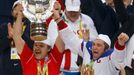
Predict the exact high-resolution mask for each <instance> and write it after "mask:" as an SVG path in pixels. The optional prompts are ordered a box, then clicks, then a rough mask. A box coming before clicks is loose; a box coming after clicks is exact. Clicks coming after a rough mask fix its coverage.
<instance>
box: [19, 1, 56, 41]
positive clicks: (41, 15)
mask: <svg viewBox="0 0 134 75" xmlns="http://www.w3.org/2000/svg"><path fill="white" fill-rule="evenodd" d="M55 2H56V0H21V4H22V6H23V8H24V11H23V13H24V16H25V17H26V18H28V19H29V20H30V21H31V25H30V37H31V39H32V40H34V41H41V40H45V39H47V31H46V27H45V24H46V19H47V18H49V17H50V16H51V15H52V12H51V11H52V9H53V5H54V3H55Z"/></svg>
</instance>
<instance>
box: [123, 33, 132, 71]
mask: <svg viewBox="0 0 134 75" xmlns="http://www.w3.org/2000/svg"><path fill="white" fill-rule="evenodd" d="M133 53H134V34H133V35H132V37H131V38H130V40H129V41H128V43H127V45H126V55H125V65H126V66H128V67H129V68H131V60H132V56H133Z"/></svg>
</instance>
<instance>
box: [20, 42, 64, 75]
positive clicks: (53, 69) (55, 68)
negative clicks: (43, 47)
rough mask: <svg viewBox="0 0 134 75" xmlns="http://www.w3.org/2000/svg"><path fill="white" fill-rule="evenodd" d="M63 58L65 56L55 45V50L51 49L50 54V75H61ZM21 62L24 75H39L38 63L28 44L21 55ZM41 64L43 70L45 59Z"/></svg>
mask: <svg viewBox="0 0 134 75" xmlns="http://www.w3.org/2000/svg"><path fill="white" fill-rule="evenodd" d="M62 57H63V54H62V53H60V52H59V51H58V48H57V47H56V46H55V45H54V47H53V49H51V51H50V53H49V54H48V75H59V72H60V65H61V61H62ZM20 60H21V64H22V70H23V75H37V61H36V58H35V56H34V54H33V52H32V50H30V48H29V47H28V46H27V44H25V45H24V48H23V51H22V53H21V55H20ZM40 63H41V68H43V66H44V59H41V60H40ZM45 75H46V74H45Z"/></svg>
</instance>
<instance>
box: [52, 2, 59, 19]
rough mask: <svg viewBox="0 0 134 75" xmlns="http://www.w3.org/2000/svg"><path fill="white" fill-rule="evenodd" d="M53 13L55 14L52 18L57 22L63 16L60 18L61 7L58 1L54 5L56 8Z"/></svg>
mask: <svg viewBox="0 0 134 75" xmlns="http://www.w3.org/2000/svg"><path fill="white" fill-rule="evenodd" d="M52 12H53V16H52V17H53V19H54V20H55V21H58V20H60V18H61V16H60V12H61V5H60V3H59V2H57V1H56V2H55V3H54V8H53V10H52Z"/></svg>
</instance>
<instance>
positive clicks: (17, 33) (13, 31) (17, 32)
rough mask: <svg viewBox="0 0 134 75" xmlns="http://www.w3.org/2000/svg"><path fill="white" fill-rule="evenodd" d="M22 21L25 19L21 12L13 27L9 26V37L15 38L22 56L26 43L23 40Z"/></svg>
mask: <svg viewBox="0 0 134 75" xmlns="http://www.w3.org/2000/svg"><path fill="white" fill-rule="evenodd" d="M22 19H23V13H22V12H21V11H19V12H18V14H17V18H16V21H15V22H14V24H13V26H11V24H10V23H9V24H8V33H9V36H10V37H12V38H13V40H14V42H15V46H16V48H17V51H18V53H19V54H21V52H22V50H23V46H24V43H25V42H24V40H23V39H22V25H23V24H22Z"/></svg>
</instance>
